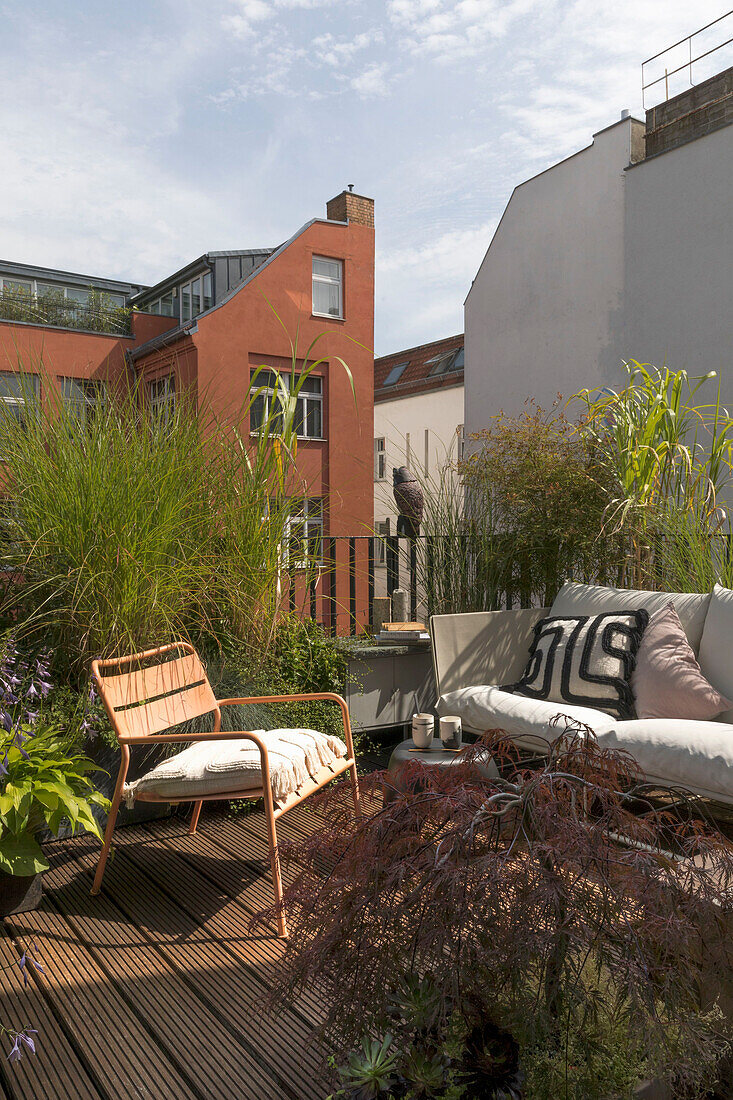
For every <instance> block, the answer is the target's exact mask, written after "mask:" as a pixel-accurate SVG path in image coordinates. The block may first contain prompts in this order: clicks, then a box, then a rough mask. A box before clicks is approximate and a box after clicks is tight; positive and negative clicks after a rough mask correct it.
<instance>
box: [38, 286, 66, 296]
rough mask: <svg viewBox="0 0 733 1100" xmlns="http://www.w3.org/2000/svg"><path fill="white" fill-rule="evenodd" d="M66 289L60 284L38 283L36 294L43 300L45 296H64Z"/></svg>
mask: <svg viewBox="0 0 733 1100" xmlns="http://www.w3.org/2000/svg"><path fill="white" fill-rule="evenodd" d="M63 293H64V288H63V287H62V286H59V284H58V283H36V294H37V295H38V297H39V298H42V297H43V296H44V295H45V294H63Z"/></svg>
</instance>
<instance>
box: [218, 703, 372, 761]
mask: <svg viewBox="0 0 733 1100" xmlns="http://www.w3.org/2000/svg"><path fill="white" fill-rule="evenodd" d="M311 702H327V703H338V705H339V706H340V707H341V717H342V718H343V722H344V740H345V741H346V748H347V750H348V753H349V758H350V759H351V760H354V759H355V757H354V742H353V739H352V736H351V719H350V717H349V707H348V704H347V702H346V700H345V699H344V698H343V697H342V696H341V695H337V694H336V693H335V692H333V691H309V692H305V693H302V694H299V695H247V696H242V697H241V698H236V699H217V703H218V705H219V706H220V707H230V706H236V705H238V704H245V703H311Z"/></svg>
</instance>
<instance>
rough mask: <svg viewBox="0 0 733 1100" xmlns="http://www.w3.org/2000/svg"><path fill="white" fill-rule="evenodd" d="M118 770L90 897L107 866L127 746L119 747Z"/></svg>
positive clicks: (126, 756)
mask: <svg viewBox="0 0 733 1100" xmlns="http://www.w3.org/2000/svg"><path fill="white" fill-rule="evenodd" d="M120 754H121V760H120V770H119V772H118V773H117V783H116V784H115V793H114V795H113V796H112V802H111V804H110V807H109V817H108V818H107V828H106V829H105V830H104V844H103V845H102V851H101V854H100V856H99V863H98V864H97V872H96V874H95V876H94V882H93V883H92V896H94V895H95V894H98V893H99V891H100V889H101V887H102V877H103V876H104V868H105V867H106V865H107V857H108V856H109V851H110V848H111V847H112V834H113V833H114V831H115V823H116V821H117V813H118V811H119V808H120V802H121V801H122V788H123V787H124V785H125V778H126V776H127V769H128V768H129V766H130V749H129V746H127V745H120Z"/></svg>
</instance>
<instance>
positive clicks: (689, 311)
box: [624, 126, 733, 404]
mask: <svg viewBox="0 0 733 1100" xmlns="http://www.w3.org/2000/svg"><path fill="white" fill-rule="evenodd" d="M626 195H627V201H626V211H625V223H624V224H625V251H626V257H625V273H626V274H625V281H626V299H625V311H624V326H625V329H626V332H627V334H628V335H627V341H626V344H627V348H628V354H629V355H631V356H633V357H634V358H635V359H640V360H642V361H646V362H651V363H656V364H657V365H660V364H662V363H665V362H666V363H667V365H668V366H669V367H670V368H674V369H680V368H684V369H686V370H687V371H689V372H690V373H691V374H697V375H700V374H704V373H705V372H706V371H708V370H716V371H719V372H720V375H721V379H722V385H723V395H724V398H725V401H726V402H730V403H732V404H733V126H728V127H727V128H725V129H722V130H717V131H716V132H715V133H711V134H708V135H707V136H705V137H700V138H697V139H696V140H695V141H691V142H689V143H688V144H686V145H682V146H680V147H678V148H676V149H673V150H671V151H670V152H668V153H664V154H662V155H660V156H657V157H653V158H651V159H649V160H646V161H644V162H642V163H641V164H637V165H634V166H633V167H632V168H630V169H629V170H628V172H627V173H626ZM708 392H710V393H712V391H711V390H710V391H708Z"/></svg>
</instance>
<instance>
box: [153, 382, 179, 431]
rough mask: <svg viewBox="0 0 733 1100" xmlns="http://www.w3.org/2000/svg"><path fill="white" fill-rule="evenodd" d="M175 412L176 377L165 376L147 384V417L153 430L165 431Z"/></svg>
mask: <svg viewBox="0 0 733 1100" xmlns="http://www.w3.org/2000/svg"><path fill="white" fill-rule="evenodd" d="M175 412H176V376H175V374H165V375H163V376H162V377H161V378H153V379H152V381H150V382H148V415H149V417H150V423H151V424H152V425H153V427H155V428H160V429H162V430H165V429H166V428H168V427H169V426H170V425H171V423H172V422H173V417H174V416H175Z"/></svg>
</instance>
